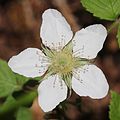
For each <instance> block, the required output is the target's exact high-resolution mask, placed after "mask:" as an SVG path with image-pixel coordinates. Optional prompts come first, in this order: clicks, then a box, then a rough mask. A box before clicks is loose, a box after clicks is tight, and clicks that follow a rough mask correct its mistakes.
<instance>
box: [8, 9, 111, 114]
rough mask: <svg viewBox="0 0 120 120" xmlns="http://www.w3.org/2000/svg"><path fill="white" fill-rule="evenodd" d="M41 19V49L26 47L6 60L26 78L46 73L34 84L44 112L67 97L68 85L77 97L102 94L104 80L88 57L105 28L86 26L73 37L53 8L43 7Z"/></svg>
mask: <svg viewBox="0 0 120 120" xmlns="http://www.w3.org/2000/svg"><path fill="white" fill-rule="evenodd" d="M42 18H43V22H42V26H41V31H40V35H41V37H42V42H43V44H44V45H42V49H43V50H42V51H41V50H39V49H37V48H28V49H26V50H24V51H23V52H21V53H20V54H18V55H17V56H13V57H12V58H11V59H10V60H9V62H8V65H9V66H10V68H11V69H12V70H13V71H14V72H16V73H19V74H21V75H24V76H27V77H37V76H41V75H43V74H46V75H45V77H44V79H43V81H42V82H41V83H40V85H39V87H38V102H39V105H40V106H41V108H42V109H43V110H44V111H45V112H48V111H51V110H52V109H54V108H55V107H56V106H57V105H58V104H59V103H60V102H62V101H63V100H65V99H66V98H67V92H68V88H69V89H71V88H72V89H73V90H74V91H75V92H76V93H77V94H78V95H80V96H89V97H91V98H93V99H100V98H103V97H105V96H106V95H107V93H108V89H109V86H108V83H107V80H106V78H105V76H104V74H103V72H102V71H101V70H100V69H99V68H98V67H97V66H95V65H93V64H92V63H91V59H94V58H95V57H96V56H97V53H98V52H99V51H100V50H101V49H102V47H103V43H104V41H105V39H106V36H107V31H106V28H105V27H104V26H103V25H101V24H95V25H90V26H88V27H86V28H83V29H81V30H79V31H78V32H76V33H75V35H74V37H73V32H72V31H71V28H70V26H69V24H68V23H67V21H66V20H65V18H64V17H63V16H62V15H61V13H60V12H58V11H57V10H54V9H48V10H46V11H45V12H44V13H43V16H42ZM46 46H47V47H46Z"/></svg>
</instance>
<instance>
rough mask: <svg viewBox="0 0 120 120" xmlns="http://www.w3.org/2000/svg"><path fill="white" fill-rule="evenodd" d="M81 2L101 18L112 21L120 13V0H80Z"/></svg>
mask: <svg viewBox="0 0 120 120" xmlns="http://www.w3.org/2000/svg"><path fill="white" fill-rule="evenodd" d="M81 3H82V5H83V6H84V7H85V8H86V9H87V10H88V11H89V12H91V13H93V15H94V16H96V17H99V18H101V19H105V20H110V21H113V20H115V19H116V18H117V17H118V16H119V15H120V0H81Z"/></svg>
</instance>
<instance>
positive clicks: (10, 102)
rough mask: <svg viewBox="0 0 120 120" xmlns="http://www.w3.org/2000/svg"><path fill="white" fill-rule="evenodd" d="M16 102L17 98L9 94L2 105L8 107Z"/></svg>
mask: <svg viewBox="0 0 120 120" xmlns="http://www.w3.org/2000/svg"><path fill="white" fill-rule="evenodd" d="M15 102H16V100H15V98H14V97H13V96H11V95H10V96H8V97H7V99H6V101H5V102H4V104H3V105H2V107H4V108H6V107H8V106H9V105H11V104H14V103H15Z"/></svg>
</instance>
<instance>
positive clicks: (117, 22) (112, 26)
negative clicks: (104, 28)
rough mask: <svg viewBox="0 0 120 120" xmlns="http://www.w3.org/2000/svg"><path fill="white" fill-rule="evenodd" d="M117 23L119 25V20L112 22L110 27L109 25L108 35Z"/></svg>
mask: <svg viewBox="0 0 120 120" xmlns="http://www.w3.org/2000/svg"><path fill="white" fill-rule="evenodd" d="M119 23H120V18H119V19H117V20H116V21H115V22H113V23H112V25H110V27H109V28H108V33H110V32H111V30H112V29H113V28H115V27H117V25H118V24H119Z"/></svg>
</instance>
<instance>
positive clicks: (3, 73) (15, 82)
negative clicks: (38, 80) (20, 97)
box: [0, 60, 29, 97]
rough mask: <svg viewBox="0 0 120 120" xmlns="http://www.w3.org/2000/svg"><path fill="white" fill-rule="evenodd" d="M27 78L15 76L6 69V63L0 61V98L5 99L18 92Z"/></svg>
mask: <svg viewBox="0 0 120 120" xmlns="http://www.w3.org/2000/svg"><path fill="white" fill-rule="evenodd" d="M28 80H29V78H26V77H23V76H21V75H18V74H15V73H13V72H12V71H11V69H10V68H9V67H8V64H7V62H5V61H3V60H0V97H5V96H8V95H10V94H11V93H13V92H14V91H17V90H20V89H21V88H22V86H23V84H24V83H25V82H26V81H28Z"/></svg>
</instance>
